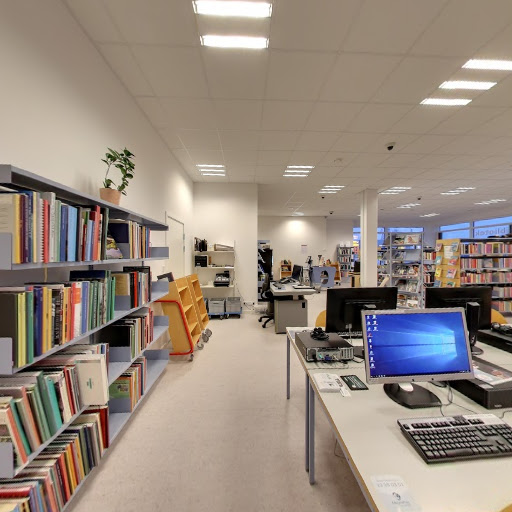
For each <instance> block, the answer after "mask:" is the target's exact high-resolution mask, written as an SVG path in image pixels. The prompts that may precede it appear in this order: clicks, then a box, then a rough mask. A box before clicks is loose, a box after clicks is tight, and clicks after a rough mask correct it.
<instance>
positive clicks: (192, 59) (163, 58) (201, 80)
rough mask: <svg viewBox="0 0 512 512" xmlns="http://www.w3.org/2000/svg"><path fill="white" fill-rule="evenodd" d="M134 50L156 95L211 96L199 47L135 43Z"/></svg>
mask: <svg viewBox="0 0 512 512" xmlns="http://www.w3.org/2000/svg"><path fill="white" fill-rule="evenodd" d="M132 51H133V54H134V56H135V59H136V61H137V63H138V64H139V66H140V68H141V69H142V71H143V72H144V76H145V77H146V78H147V80H148V81H149V83H150V84H151V86H152V87H153V89H154V91H155V93H156V95H157V96H179V97H183V98H190V97H202V98H205V97H207V96H208V87H207V85H206V79H205V76H204V72H203V65H202V62H201V54H200V50H199V48H169V47H165V46H133V47H132Z"/></svg>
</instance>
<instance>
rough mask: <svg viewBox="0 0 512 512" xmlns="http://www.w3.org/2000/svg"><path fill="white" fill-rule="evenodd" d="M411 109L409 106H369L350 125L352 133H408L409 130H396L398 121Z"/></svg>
mask: <svg viewBox="0 0 512 512" xmlns="http://www.w3.org/2000/svg"><path fill="white" fill-rule="evenodd" d="M410 110H411V107H410V106H408V105H380V104H367V105H365V107H364V108H363V110H362V111H361V112H360V113H359V114H358V115H357V116H356V118H355V119H354V121H353V122H352V123H351V124H350V131H351V132H370V133H371V132H381V133H383V132H387V131H389V130H390V128H391V127H393V130H394V131H397V132H402V133H408V131H407V130H400V129H396V128H395V127H396V126H397V125H398V124H399V123H398V121H399V120H400V119H401V118H403V117H404V116H405V115H406V114H407V113H408V112H409V111H410Z"/></svg>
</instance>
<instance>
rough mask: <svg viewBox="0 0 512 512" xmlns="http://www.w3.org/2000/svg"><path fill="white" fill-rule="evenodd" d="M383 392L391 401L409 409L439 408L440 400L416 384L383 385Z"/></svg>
mask: <svg viewBox="0 0 512 512" xmlns="http://www.w3.org/2000/svg"><path fill="white" fill-rule="evenodd" d="M384 391H385V393H386V395H388V396H389V398H391V400H393V401H394V402H396V403H397V404H399V405H403V406H404V407H408V408H409V409H426V408H427V407H441V400H439V398H438V397H437V396H436V395H434V393H432V392H431V391H429V390H428V389H425V388H424V387H422V386H418V385H417V384H408V383H405V384H384Z"/></svg>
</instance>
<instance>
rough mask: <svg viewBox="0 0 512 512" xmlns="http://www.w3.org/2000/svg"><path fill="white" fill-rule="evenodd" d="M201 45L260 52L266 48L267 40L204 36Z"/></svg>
mask: <svg viewBox="0 0 512 512" xmlns="http://www.w3.org/2000/svg"><path fill="white" fill-rule="evenodd" d="M201 44H202V45H203V46H212V47H214V48H248V49H250V50H261V49H264V48H268V38H267V37H249V36H216V35H205V36H201Z"/></svg>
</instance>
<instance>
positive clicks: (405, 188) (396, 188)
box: [389, 187, 411, 190]
mask: <svg viewBox="0 0 512 512" xmlns="http://www.w3.org/2000/svg"><path fill="white" fill-rule="evenodd" d="M389 190H411V187H391V188H390V189H389Z"/></svg>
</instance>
